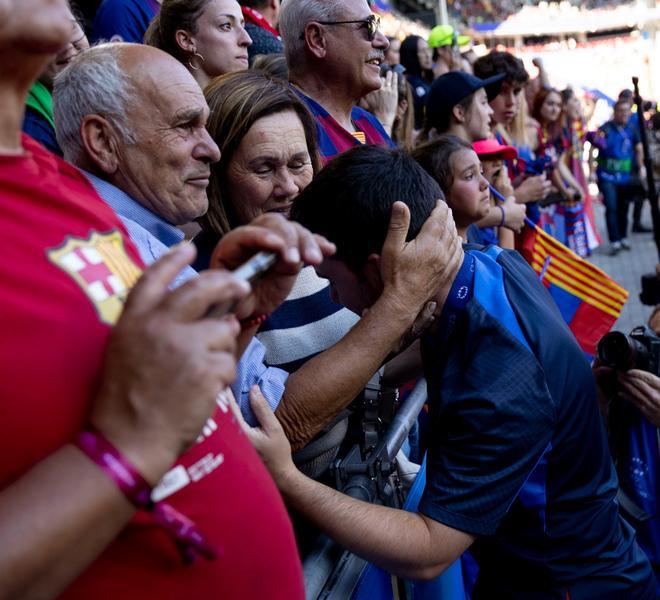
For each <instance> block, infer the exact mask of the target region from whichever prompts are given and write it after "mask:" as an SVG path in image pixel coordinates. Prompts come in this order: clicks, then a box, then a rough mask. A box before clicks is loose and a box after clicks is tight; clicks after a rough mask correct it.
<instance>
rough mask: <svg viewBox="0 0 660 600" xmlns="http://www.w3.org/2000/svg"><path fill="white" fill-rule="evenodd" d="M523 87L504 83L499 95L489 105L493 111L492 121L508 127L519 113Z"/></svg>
mask: <svg viewBox="0 0 660 600" xmlns="http://www.w3.org/2000/svg"><path fill="white" fill-rule="evenodd" d="M522 90H523V86H522V85H521V84H519V83H511V82H509V81H505V82H504V83H502V89H501V90H500V93H499V94H498V95H497V96H496V97H495V98H494V99H493V101H492V102H491V103H490V106H491V108H492V109H493V121H495V123H501V124H502V125H508V124H509V123H511V121H513V119H514V117H515V116H516V115H517V114H518V112H519V111H520V94H521V93H522Z"/></svg>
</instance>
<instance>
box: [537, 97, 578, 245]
mask: <svg viewBox="0 0 660 600" xmlns="http://www.w3.org/2000/svg"><path fill="white" fill-rule="evenodd" d="M562 106H563V102H562V96H561V93H560V92H559V91H558V90H555V89H553V88H541V89H540V90H539V92H538V94H536V97H535V98H534V104H533V105H532V117H533V118H534V119H536V120H537V121H538V123H539V126H538V129H537V132H536V145H535V148H534V149H535V151H536V154H537V156H538V157H540V158H542V159H545V160H546V167H545V172H546V175H547V177H548V179H550V181H551V182H552V184H553V192H552V193H551V194H550V195H549V196H548V198H546V201H545V203H546V206H543V207H542V208H541V218H540V220H539V222H538V225H539V226H540V227H542V228H543V229H544V230H545V231H547V232H548V233H549V234H550V235H552V236H553V237H554V238H556V239H557V240H559V241H560V242H561V243H562V244H564V245H566V246H568V247H569V248H570V249H571V250H573V251H574V252H576V253H577V254H578V255H580V256H586V255H587V254H588V245H587V237H586V226H585V222H584V218H585V217H584V204H583V199H584V196H583V194H584V190H583V189H582V186H581V185H580V184H579V182H578V181H577V180H576V179H575V177H573V173H572V172H571V170H570V169H569V167H568V157H569V154H570V140H569V138H568V137H567V136H566V130H565V128H564V122H565V119H564V114H563V109H562ZM550 201H551V202H550Z"/></svg>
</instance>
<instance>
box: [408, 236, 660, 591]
mask: <svg viewBox="0 0 660 600" xmlns="http://www.w3.org/2000/svg"><path fill="white" fill-rule="evenodd" d="M466 277H467V279H466ZM470 279H471V281H470ZM452 307H453V308H452ZM422 355H423V358H424V366H425V372H426V378H427V382H428V385H429V408H430V411H429V417H430V425H429V427H430V431H429V436H428V438H429V439H428V458H427V461H428V462H427V485H426V489H425V492H424V495H423V497H422V500H421V503H420V507H419V510H420V512H422V513H424V514H425V515H427V516H429V517H431V518H432V519H434V520H436V521H439V522H441V523H443V524H445V525H447V526H449V527H452V528H454V529H458V530H461V531H464V532H466V533H469V534H472V535H474V536H476V537H477V541H476V542H475V544H474V545H473V546H472V548H471V551H472V553H473V555H474V556H475V558H476V559H477V561H478V562H479V566H480V573H479V579H478V581H477V585H476V588H475V596H474V597H475V598H484V597H485V598H498V599H500V598H532V597H533V598H535V599H536V598H539V599H540V598H566V597H567V595H566V594H567V593H568V594H570V598H571V599H572V600H579V599H587V598H589V599H594V598H598V599H605V598H612V599H614V598H626V599H633V598H635V599H637V598H639V599H641V598H644V599H646V598H649V599H650V598H653V597H654V594H653V579H652V577H653V576H652V572H651V568H650V565H649V563H648V561H647V560H646V558H645V556H644V555H643V553H642V552H641V550H640V549H639V547H638V546H637V544H636V543H635V542H634V534H633V532H632V529H631V528H630V527H629V526H628V525H627V524H626V523H625V522H624V521H623V520H622V519H621V517H620V516H619V514H618V509H617V504H616V503H615V495H616V490H617V479H616V474H615V471H614V467H613V465H612V461H611V458H610V455H609V451H608V446H607V438H606V433H605V430H604V427H603V423H602V420H601V417H600V414H599V410H598V403H597V400H596V390H595V384H594V379H593V375H592V373H591V369H590V367H589V364H588V363H587V362H586V360H585V358H584V356H583V354H582V352H581V350H580V348H579V347H578V345H577V343H576V342H575V339H574V338H573V335H572V334H571V332H570V331H569V329H568V328H567V327H566V325H565V323H564V322H563V320H562V318H561V315H560V314H559V312H558V310H557V308H556V306H555V305H554V303H553V301H552V298H551V297H550V295H549V294H548V293H547V291H546V290H545V288H544V287H543V286H542V285H541V284H539V282H538V279H537V277H536V275H535V273H534V272H533V271H532V270H531V269H530V268H529V266H528V265H527V263H525V262H524V260H523V259H522V258H521V257H520V256H519V255H518V254H517V253H516V252H511V251H503V250H502V249H500V248H497V247H495V246H489V247H488V248H485V249H483V250H477V249H475V248H474V247H472V248H470V249H468V250H467V252H466V260H465V262H464V265H463V267H462V269H461V272H460V273H459V277H458V278H457V282H455V284H454V287H453V288H452V292H451V294H450V297H449V299H448V301H447V303H446V305H445V308H444V310H443V314H442V315H441V317H440V322H439V327H438V330H437V332H436V333H435V334H433V335H428V336H426V337H425V338H424V339H423V341H422Z"/></svg>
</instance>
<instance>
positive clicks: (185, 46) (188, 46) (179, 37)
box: [174, 29, 195, 54]
mask: <svg viewBox="0 0 660 600" xmlns="http://www.w3.org/2000/svg"><path fill="white" fill-rule="evenodd" d="M174 39H175V40H176V43H177V44H178V45H179V48H181V50H183V51H184V52H189V53H190V54H195V40H194V39H193V37H192V35H190V33H188V32H187V31H186V30H185V29H177V31H176V33H175V34H174Z"/></svg>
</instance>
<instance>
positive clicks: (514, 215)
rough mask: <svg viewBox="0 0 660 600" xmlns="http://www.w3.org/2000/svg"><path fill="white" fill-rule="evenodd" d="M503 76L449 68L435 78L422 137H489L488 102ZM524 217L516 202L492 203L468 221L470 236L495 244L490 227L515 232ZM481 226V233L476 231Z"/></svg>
mask: <svg viewBox="0 0 660 600" xmlns="http://www.w3.org/2000/svg"><path fill="white" fill-rule="evenodd" d="M503 79H504V74H502V73H500V74H498V75H494V76H493V77H491V78H490V79H478V78H477V77H475V76H474V75H470V74H469V73H463V72H462V71H451V72H450V73H445V74H444V75H441V76H440V77H438V78H437V79H436V80H435V81H434V82H433V85H432V86H431V91H430V92H429V95H428V100H427V106H426V120H425V125H424V131H423V132H422V137H423V138H425V137H429V138H430V139H431V140H433V139H434V138H435V137H436V136H437V135H438V134H451V135H455V136H458V137H459V138H461V139H462V140H464V141H465V142H467V143H468V144H472V143H474V142H476V141H478V140H484V139H486V138H488V137H490V135H491V134H490V117H491V115H492V114H493V109H492V108H491V107H490V105H489V103H488V101H489V99H491V100H492V99H493V98H495V97H496V96H497V95H498V93H499V91H500V87H501V85H502V80H503ZM425 134H426V136H425ZM425 148H426V146H425ZM431 148H437V151H440V150H442V149H443V148H444V145H442V144H440V145H437V146H436V145H431ZM427 150H428V148H427ZM427 150H425V151H424V152H426V151H427ZM435 152H436V150H432V153H435ZM415 156H417V155H415ZM433 160H434V161H435V160H436V159H433ZM436 162H437V161H436ZM427 170H428V169H427ZM429 172H431V171H429ZM434 172H435V171H434ZM432 174H433V173H432ZM434 177H435V175H434ZM440 187H441V188H442V189H443V191H444V192H445V194H446V193H447V190H445V188H444V187H443V184H442V182H441V183H440ZM524 217H525V207H524V206H523V205H516V203H515V201H514V202H507V203H506V204H505V205H504V206H492V207H490V209H489V210H488V211H486V214H485V215H482V217H480V218H479V219H477V220H476V221H471V223H473V224H474V225H473V226H472V227H471V228H470V232H471V237H470V239H471V241H476V240H477V239H479V240H480V241H481V242H487V243H496V242H497V237H496V235H495V233H494V232H493V230H492V228H493V227H496V226H497V227H502V226H506V227H510V228H511V229H513V230H515V231H518V230H519V229H520V228H521V227H522V224H523V219H524ZM477 221H478V223H477ZM480 228H482V232H481V233H480V232H479V231H478V230H479V229H480Z"/></svg>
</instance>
